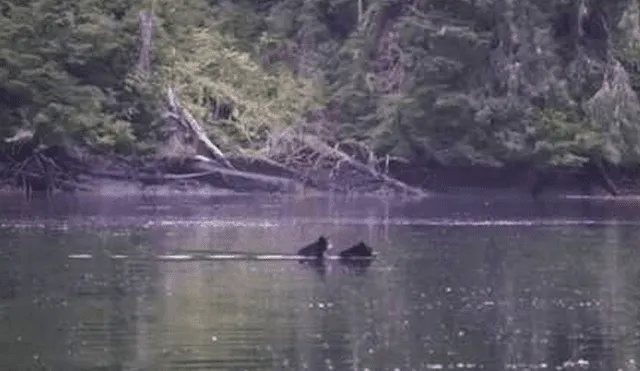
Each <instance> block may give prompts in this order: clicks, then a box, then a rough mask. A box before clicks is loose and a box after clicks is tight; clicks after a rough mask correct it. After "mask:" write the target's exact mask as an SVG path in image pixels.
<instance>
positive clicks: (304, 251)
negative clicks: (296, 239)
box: [298, 236, 331, 259]
mask: <svg viewBox="0 0 640 371" xmlns="http://www.w3.org/2000/svg"><path fill="white" fill-rule="evenodd" d="M330 248H331V242H329V241H328V240H327V239H326V238H325V237H324V236H320V238H318V240H317V241H316V242H314V243H312V244H309V245H307V246H305V247H303V248H301V249H300V250H298V255H301V256H308V257H315V258H316V259H322V258H324V253H325V251H327V250H329V249H330Z"/></svg>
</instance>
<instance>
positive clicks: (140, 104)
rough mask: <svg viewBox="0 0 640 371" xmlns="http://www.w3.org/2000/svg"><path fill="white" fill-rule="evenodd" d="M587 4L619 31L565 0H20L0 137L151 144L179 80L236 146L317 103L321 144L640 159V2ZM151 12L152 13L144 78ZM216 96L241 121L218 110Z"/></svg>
mask: <svg viewBox="0 0 640 371" xmlns="http://www.w3.org/2000/svg"><path fill="white" fill-rule="evenodd" d="M614 3H615V4H614ZM585 7H586V10H588V11H593V12H599V13H598V14H603V17H604V19H605V20H606V22H605V27H607V28H608V29H607V31H608V39H607V40H609V41H611V42H606V43H604V44H603V43H602V42H600V41H599V40H598V39H597V38H593V37H591V36H590V35H588V33H587V32H585V31H584V30H582V29H580V27H579V25H578V23H575V22H578V21H579V20H574V19H573V18H572V17H573V16H572V17H569V18H570V19H569V20H564V19H563V18H562V16H563V14H564V13H563V12H566V11H569V12H570V11H573V10H572V9H573V7H571V6H568V5H567V2H566V1H564V0H551V1H549V2H539V1H530V0H523V1H521V2H505V1H501V2H499V1H497V0H489V1H472V2H469V1H457V0H455V1H453V0H452V1H440V0H423V1H413V2H404V1H390V0H368V1H364V0H362V1H360V0H305V1H302V0H262V1H250V0H233V1H232V0H194V1H189V2H183V3H180V2H174V1H168V0H152V1H145V2H134V1H132V0H117V1H111V2H103V1H98V0H87V1H82V2H62V1H58V0H31V1H18V0H8V1H4V2H2V3H1V4H0V122H2V125H0V137H3V138H7V137H11V136H13V135H14V134H16V133H17V132H19V131H32V132H34V133H35V135H36V136H38V137H39V138H41V140H42V141H43V142H45V143H60V142H66V141H68V140H75V141H80V142H86V143H89V144H91V145H93V146H99V147H102V148H106V149H109V150H117V151H120V152H125V153H128V152H134V151H141V150H144V151H147V150H148V149H150V148H154V147H155V146H156V144H157V142H158V140H159V139H160V137H161V132H160V129H161V127H160V125H157V124H158V122H159V121H160V119H161V117H162V111H163V110H164V108H165V107H164V105H165V99H166V97H165V93H166V88H167V87H168V86H170V85H171V86H174V87H175V89H176V91H177V92H178V97H179V98H180V99H181V103H183V104H184V105H185V106H186V107H187V108H188V109H189V110H190V111H191V112H192V113H193V114H194V116H195V117H196V118H197V119H198V120H199V121H200V122H202V123H204V127H205V130H206V131H207V132H208V133H209V134H210V136H211V138H212V140H213V141H214V142H216V143H217V144H218V145H221V146H222V147H223V148H225V150H227V151H228V150H235V149H242V150H250V151H260V150H263V149H264V148H265V147H267V146H268V142H269V138H270V137H273V136H277V135H278V133H280V132H282V131H285V130H289V129H290V128H292V127H306V128H308V127H309V126H308V125H306V126H305V125H302V124H305V122H304V119H305V117H307V116H308V114H309V113H310V112H313V113H314V115H315V116H314V117H318V113H320V114H321V115H319V116H320V117H321V118H322V120H317V121H321V122H320V123H319V124H317V125H321V126H322V127H316V128H313V129H314V131H316V132H322V133H323V135H326V136H327V137H326V138H325V139H326V140H327V141H329V142H334V141H354V140H355V141H358V142H360V143H361V144H363V145H364V146H366V147H368V148H372V149H373V150H374V151H375V152H376V153H377V154H379V155H384V154H391V155H394V156H401V157H405V158H408V159H412V160H416V159H417V160H420V159H421V158H422V157H424V156H427V157H429V158H430V159H437V160H439V161H441V162H443V163H459V162H466V163H479V162H480V163H485V164H493V165H500V164H504V163H506V162H510V161H514V160H523V159H524V160H528V159H531V160H533V161H535V162H539V163H554V164H576V163H580V162H583V161H585V159H586V158H588V157H589V156H593V155H597V156H603V157H605V158H607V159H608V160H609V161H612V162H615V163H637V162H638V161H639V160H640V130H639V127H638V123H637V117H638V116H639V115H640V104H638V97H637V92H638V91H639V90H640V72H639V71H640V68H638V63H637V61H636V60H637V56H638V54H639V53H638V50H640V49H639V46H640V26H639V25H638V22H639V21H638V20H639V19H640V11H639V10H638V6H637V4H636V3H635V2H634V1H633V0H620V1H617V2H604V1H595V2H587V3H585ZM141 10H150V11H152V13H153V16H154V21H155V24H154V29H153V38H152V49H151V58H152V61H151V71H150V75H148V76H146V75H143V74H139V73H137V72H136V65H137V62H138V56H139V52H140V50H139V49H140V46H141V42H140V41H141V40H140V37H139V36H140V35H139V33H140V29H139V27H140V18H139V12H140V11H141ZM587 13H588V12H587ZM587 13H585V14H587ZM581 14H582V13H581ZM581 16H584V15H581ZM576 17H577V13H576ZM574 18H575V17H574ZM565 21H566V22H573V23H570V24H568V25H566V24H565V23H566V22H565ZM581 21H584V20H581ZM563 25H564V26H567V27H568V28H566V27H564V26H563ZM563 27H564V28H563ZM565 28H566V29H565ZM590 37H591V38H590ZM603 48H604V52H603ZM214 99H215V100H216V101H217V102H222V101H225V102H232V104H233V108H234V112H235V118H236V119H237V121H234V120H221V119H217V118H214V117H213V116H212V115H211V102H212V100H214Z"/></svg>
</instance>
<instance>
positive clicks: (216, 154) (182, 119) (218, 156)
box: [167, 87, 233, 169]
mask: <svg viewBox="0 0 640 371" xmlns="http://www.w3.org/2000/svg"><path fill="white" fill-rule="evenodd" d="M167 100H168V103H169V109H170V110H171V113H172V114H173V115H171V116H173V117H174V118H175V119H176V120H177V121H178V122H179V123H180V124H181V125H182V126H183V127H184V128H186V129H187V130H189V131H190V133H191V134H193V135H194V136H195V137H196V138H197V139H198V141H199V142H200V143H201V144H202V145H203V146H204V147H205V148H206V149H207V151H208V154H209V155H211V156H212V157H213V158H214V159H215V160H217V161H219V162H220V163H221V164H222V165H224V166H225V167H227V168H230V169H233V166H232V165H231V163H230V162H229V160H228V159H227V158H226V157H225V155H224V153H222V151H221V150H220V149H219V148H218V147H217V146H216V145H215V144H213V143H212V142H211V140H210V139H209V137H207V133H205V131H204V129H202V127H201V126H200V124H199V123H198V121H197V120H196V119H195V118H194V117H193V115H191V112H189V111H188V110H187V109H186V108H184V107H181V106H180V103H179V102H178V98H177V97H176V94H175V92H174V91H173V88H172V87H169V88H167Z"/></svg>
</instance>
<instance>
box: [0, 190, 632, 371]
mask: <svg viewBox="0 0 640 371" xmlns="http://www.w3.org/2000/svg"><path fill="white" fill-rule="evenodd" d="M253 202H255V200H253ZM265 202H267V201H265ZM300 202H301V205H302V206H300V205H296V204H295V202H292V203H290V204H286V205H284V206H282V205H281V206H280V207H278V202H277V200H268V202H267V205H258V206H256V204H251V203H250V202H248V201H238V203H235V204H233V203H232V205H231V206H229V205H226V206H225V205H216V206H215V209H216V210H217V211H218V213H219V214H220V215H218V216H217V217H216V218H214V217H212V216H209V217H207V218H202V216H201V215H196V214H198V213H201V212H202V211H201V210H200V211H199V210H198V209H196V210H192V211H191V212H187V210H185V209H181V208H180V207H178V206H175V207H176V208H177V209H176V208H173V209H172V207H173V206H167V207H165V208H163V207H160V206H157V207H155V208H152V209H150V208H147V209H144V210H145V211H143V212H141V214H140V215H138V216H136V214H135V213H125V215H124V216H122V217H118V216H117V215H114V214H113V213H114V212H115V211H114V209H109V213H110V214H109V215H107V216H108V217H109V218H112V219H109V220H117V221H118V223H115V222H114V223H111V222H109V223H103V224H99V225H98V226H97V227H96V226H94V227H91V226H90V225H88V224H86V223H79V222H78V221H77V220H78V219H76V221H74V220H73V218H79V217H78V215H77V214H74V213H70V214H64V213H62V214H61V215H58V216H54V215H40V217H41V218H42V219H41V221H42V220H45V219H46V220H47V222H42V223H41V224H42V225H41V226H36V225H37V224H31V225H29V224H28V223H27V221H26V218H22V216H24V215H30V214H38V213H39V212H41V211H37V210H35V211H33V210H32V211H29V210H26V209H25V210H22V211H21V212H20V215H18V216H17V217H16V219H17V220H19V222H20V227H19V228H17V227H12V226H11V223H8V221H10V220H11V218H10V216H9V215H6V216H5V220H6V221H7V223H5V226H4V227H3V228H0V348H2V349H3V352H2V353H1V354H0V369H3V370H4V369H7V370H14V369H25V370H28V369H65V370H66V369H69V370H72V369H109V370H165V369H166V370H181V369H189V370H212V369H214V370H215V369H219V370H267V369H274V370H332V369H333V370H366V369H369V370H395V369H398V370H428V369H449V370H453V369H456V370H458V369H469V370H506V369H517V370H525V369H529V370H532V369H563V370H564V369H566V370H573V369H581V370H617V369H622V370H632V369H634V367H635V362H636V361H637V360H639V359H640V358H638V357H640V354H639V353H640V342H639V340H640V325H639V323H640V322H638V313H640V311H639V310H638V309H639V308H638V304H639V303H640V289H638V287H637V285H636V282H638V279H639V278H640V275H639V273H640V272H639V271H638V268H637V267H638V266H639V264H638V263H640V251H638V250H637V248H636V245H637V241H638V240H639V237H640V230H639V228H638V227H637V225H638V223H637V222H636V219H633V218H630V217H629V216H630V215H632V214H624V213H625V212H626V213H630V212H629V211H628V210H627V211H625V212H621V213H616V212H615V210H616V209H615V207H613V206H611V205H608V204H597V203H596V204H594V205H592V206H591V207H592V210H591V214H588V215H583V216H581V215H580V213H581V212H584V211H580V209H579V208H576V209H574V211H567V210H564V211H562V212H557V213H555V214H554V211H553V209H554V207H557V206H553V205H552V204H547V207H548V208H547V209H546V210H540V209H538V210H536V209H533V208H531V209H530V214H529V215H525V214H523V211H522V209H523V208H524V206H523V205H522V204H520V205H519V204H517V203H514V205H513V207H515V208H517V210H507V208H506V207H505V208H503V209H500V210H501V211H500V212H499V213H498V215H493V216H492V215H489V214H490V213H489V214H488V213H487V211H486V207H485V206H484V204H485V201H483V202H479V203H477V204H476V206H478V207H479V210H478V211H477V213H475V214H474V213H473V212H471V211H469V210H473V209H472V208H471V207H469V208H467V209H465V208H464V207H460V208H459V209H458V211H455V210H454V212H451V213H449V214H448V215H444V216H443V218H446V220H454V221H455V220H457V221H459V222H460V221H462V222H464V223H462V222H460V223H457V224H456V223H446V222H444V221H443V220H445V219H435V221H434V219H432V216H429V215H426V216H424V215H423V216H420V215H417V213H416V211H415V210H416V208H417V206H416V205H407V206H406V207H407V208H408V209H407V210H408V211H406V213H407V214H408V215H413V218H405V219H403V220H405V221H407V222H402V223H400V222H397V223H394V222H393V220H397V221H400V219H399V218H400V216H401V212H402V209H399V208H395V211H394V206H393V205H392V204H390V203H386V204H384V203H382V204H381V203H380V202H378V201H371V202H372V203H371V205H369V206H368V207H357V208H354V205H353V204H352V203H349V202H345V204H343V206H341V203H339V202H335V200H334V201H332V202H327V201H326V200H325V201H322V200H320V199H314V200H312V201H309V200H303V201H300ZM350 202H351V201H350ZM547 202H548V201H547ZM345 205H346V206H345ZM579 205H580V203H575V204H574V206H579ZM67 207H68V208H69V209H73V208H74V206H67ZM109 207H111V206H109ZM136 207H137V206H136ZM420 207H421V208H422V209H428V208H429V205H425V204H423V205H422V206H420ZM256 208H257V209H258V210H261V211H258V212H256V211H255V210H256ZM305 208H308V210H309V211H308V214H305V211H304V210H305ZM461 209H463V211H461V212H460V213H459V214H456V215H458V216H460V217H462V216H464V218H466V219H464V218H463V219H460V218H459V219H455V218H454V216H455V215H454V214H455V212H459V211H460V210H461ZM56 210H58V211H59V210H61V209H60V208H59V207H56ZM149 210H152V212H153V215H152V216H151V215H150V214H149V213H150V212H149ZM160 210H163V211H160ZM242 210H244V211H242ZM358 210H359V211H358ZM576 210H577V211H576ZM594 210H595V212H596V214H594V213H593V212H594ZM598 210H600V211H598ZM603 210H605V211H604V212H603ZM67 211H69V210H67ZM494 211H495V210H494ZM74 212H75V211H74ZM243 212H244V215H246V218H245V219H243V218H242V217H241V214H242V213H243ZM517 213H521V217H526V218H528V219H527V220H529V221H531V223H523V222H522V221H520V222H517V221H516V222H514V223H507V222H508V221H510V220H511V221H513V220H512V219H508V218H507V216H509V215H513V214H517ZM545 213H546V214H545ZM562 213H565V214H571V213H573V214H571V218H572V219H571V220H573V222H571V223H568V222H567V223H550V222H549V221H550V220H551V219H553V220H560V221H562V220H565V221H566V218H565V219H562V218H563V216H562ZM597 213H600V214H597ZM74 215H75V216H74ZM461 215H462V216H461ZM558 215H560V216H558ZM621 215H622V216H623V217H621ZM625 215H626V217H625ZM565 216H566V215H565ZM87 217H88V216H86V215H85V216H83V218H87ZM93 217H94V218H95V219H94V220H102V221H104V220H107V219H102V216H101V215H100V214H99V213H97V212H94V214H93ZM492 217H493V218H494V219H499V220H501V222H500V223H498V225H497V226H496V225H495V223H494V225H491V223H488V222H484V221H488V220H491V218H492ZM127 218H128V219H127ZM136 218H137V219H136ZM150 218H151V220H164V221H167V220H172V221H173V222H171V223H161V222H158V223H155V224H154V223H151V224H149V220H150ZM225 218H227V219H225ZM256 218H263V219H261V220H262V221H261V222H256ZM331 218H333V219H334V220H354V221H355V220H360V221H363V222H360V223H355V222H354V223H327V222H326V221H327V220H328V219H331ZM358 218H360V219H358ZM394 218H395V219H394ZM416 218H423V219H416ZM545 218H546V219H545ZM580 218H582V219H580ZM601 218H606V220H605V221H606V223H602V222H601V221H602V219H601ZM615 218H617V219H618V220H616V219H615ZM586 219H589V220H591V221H599V222H598V223H582V222H581V221H584V220H586ZM621 219H624V220H622V221H625V222H627V224H624V223H619V221H620V220H621ZM123 220H126V221H127V223H124V222H123ZM198 220H203V221H204V222H203V223H198ZM224 220H227V221H232V222H229V223H227V222H222V221H224ZM243 220H247V221H248V222H247V223H243ZM412 220H417V221H418V222H416V223H411V221H412ZM50 221H56V223H51V222H50ZM136 221H137V222H136ZM184 221H188V222H184ZM426 221H431V222H426ZM267 222H268V223H267ZM634 223H635V224H634ZM61 225H63V226H64V227H61ZM320 234H327V235H329V236H330V238H331V239H332V242H333V243H334V245H336V247H337V248H338V249H340V248H341V247H347V246H350V245H352V244H353V243H354V242H355V241H358V240H361V239H362V240H366V241H367V243H369V244H371V245H372V246H374V248H375V249H376V250H377V251H379V253H380V255H379V256H378V258H377V259H376V260H354V261H340V260H326V261H324V262H313V261H311V262H309V261H305V262H298V261H296V260H263V261H259V260H242V259H236V260H213V261H162V260H159V259H157V257H158V256H162V255H166V254H178V253H180V254H192V253H202V252H206V253H212V254H213V253H217V254H230V253H238V252H243V253H251V254H291V253H292V252H294V251H295V250H296V249H295V246H303V245H304V244H305V243H307V242H308V241H312V240H314V239H315V238H317V236H319V235H320ZM74 254H75V255H79V254H82V255H83V256H84V257H85V258H82V259H70V258H69V256H70V255H72V256H73V255H74Z"/></svg>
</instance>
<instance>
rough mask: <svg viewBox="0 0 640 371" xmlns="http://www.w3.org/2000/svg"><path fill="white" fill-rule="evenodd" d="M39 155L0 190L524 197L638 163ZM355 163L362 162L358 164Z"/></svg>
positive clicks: (599, 184)
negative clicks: (598, 167) (300, 163)
mask: <svg viewBox="0 0 640 371" xmlns="http://www.w3.org/2000/svg"><path fill="white" fill-rule="evenodd" d="M31 156H33V154H32V155H31ZM43 156H44V158H45V159H46V160H48V161H50V162H52V163H54V164H55V165H56V168H57V169H58V170H59V171H58V172H57V173H56V174H54V176H53V177H52V176H51V173H50V172H47V171H46V169H44V170H43V171H40V172H39V171H38V168H36V166H35V165H34V164H32V165H31V169H29V168H28V166H24V167H22V168H18V169H17V170H16V169H15V167H13V168H12V166H11V165H10V163H9V162H8V161H6V159H5V161H3V162H0V170H4V171H2V175H3V176H2V181H3V185H2V187H0V192H2V193H13V192H27V193H29V192H33V191H35V192H46V191H47V190H49V191H51V192H57V191H69V192H79V193H83V194H96V195H120V194H122V195H140V194H149V195H186V194H191V195H193V194H195V195H197V194H200V195H229V194H246V193H282V194H314V193H325V192H335V193H343V194H355V195H373V196H378V197H382V196H394V195H403V196H410V197H417V198H421V197H427V196H429V195H431V194H434V193H437V194H442V193H445V194H446V193H465V192H469V193H475V192H478V191H479V190H486V191H489V192H492V191H498V192H508V193H510V194H521V195H522V196H531V195H532V193H533V191H534V189H533V188H534V187H538V188H540V189H539V190H537V191H538V192H539V193H552V194H553V193H556V194H557V193H571V194H589V193H590V192H591V193H593V194H596V195H597V194H611V193H613V194H620V195H624V194H640V172H639V171H638V170H634V169H633V168H619V167H618V168H616V167H612V166H610V165H609V166H607V168H606V169H604V170H603V171H604V172H603V173H602V174H601V173H598V172H597V171H593V170H592V169H591V170H590V168H585V167H545V168H543V169H540V168H536V167H534V166H532V165H529V164H512V165H510V166H504V167H489V166H477V165H475V166H473V165H467V166H444V165H434V164H416V163H402V162H394V161H390V162H388V163H387V164H385V166H384V169H380V166H377V167H376V166H372V167H371V171H370V172H367V171H362V169H360V168H356V169H354V167H349V166H342V167H340V166H338V167H337V168H336V167H326V166H325V167H323V166H319V167H317V168H295V167H294V166H290V167H285V166H281V165H279V164H277V163H275V162H274V161H269V160H268V159H261V160H258V159H256V160H254V161H247V159H246V158H239V157H238V158H235V157H233V156H231V157H228V161H229V166H228V167H221V166H220V164H219V163H216V162H214V161H212V160H210V159H207V158H204V157H202V156H194V157H192V158H185V159H167V158H162V159H159V158H152V157H147V158H133V157H124V156H115V155H105V154H95V153H94V154H87V153H85V154H83V155H82V156H78V155H77V154H75V155H74V154H71V153H69V152H67V151H62V150H60V149H56V150H52V149H50V150H49V151H48V152H46V153H44V155H43ZM25 161H26V160H25ZM354 161H356V160H354ZM42 162H44V161H40V163H42ZM34 163H35V161H34ZM27 165H29V164H27ZM362 166H365V167H366V165H364V164H362ZM25 169H27V170H26V171H25ZM12 170H13V171H12ZM603 174H604V175H603ZM47 177H49V178H47ZM603 177H606V179H604V178H603ZM47 179H48V180H49V182H47ZM607 182H610V183H611V184H612V185H613V187H614V188H613V191H612V189H611V188H608V187H607ZM536 184H537V185H536ZM589 188H590V189H589ZM534 196H537V194H534Z"/></svg>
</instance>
